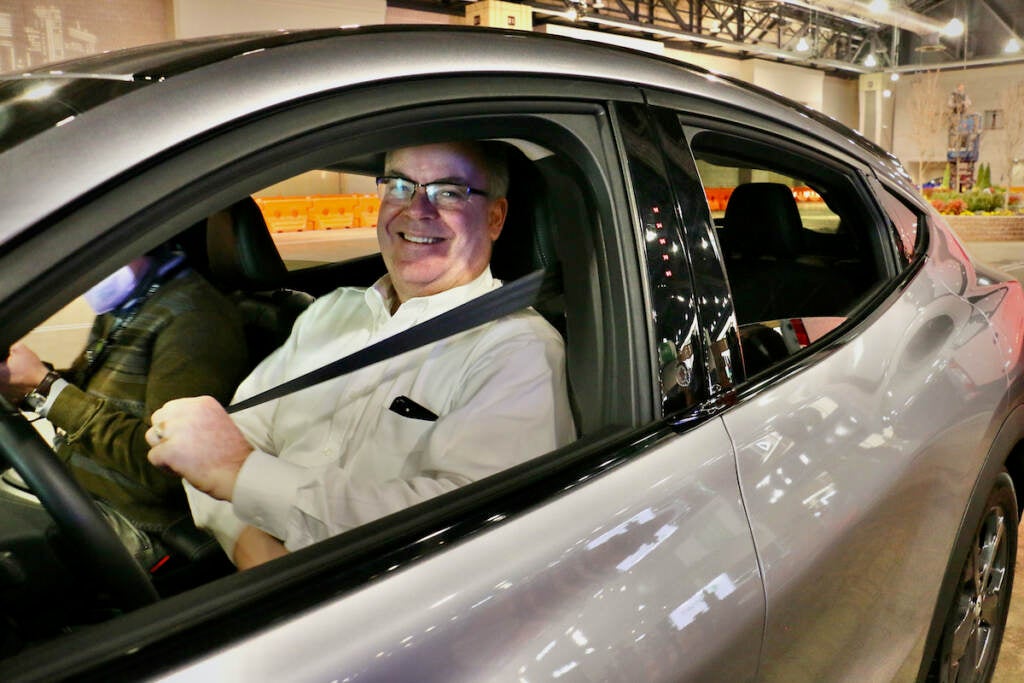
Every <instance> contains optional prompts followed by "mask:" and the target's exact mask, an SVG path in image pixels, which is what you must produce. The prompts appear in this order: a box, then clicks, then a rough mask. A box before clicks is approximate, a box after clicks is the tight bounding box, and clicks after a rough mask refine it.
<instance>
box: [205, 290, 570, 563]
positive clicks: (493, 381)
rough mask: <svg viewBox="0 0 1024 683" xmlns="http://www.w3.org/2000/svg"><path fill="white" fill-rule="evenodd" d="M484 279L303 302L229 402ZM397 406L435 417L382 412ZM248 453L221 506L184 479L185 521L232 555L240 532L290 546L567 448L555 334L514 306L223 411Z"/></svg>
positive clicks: (424, 314)
mask: <svg viewBox="0 0 1024 683" xmlns="http://www.w3.org/2000/svg"><path fill="white" fill-rule="evenodd" d="M500 286H501V283H500V282H499V281H498V280H495V279H494V278H493V277H492V276H491V273H490V271H489V270H487V271H484V273H482V274H481V275H480V276H479V277H478V278H477V279H475V280H474V281H473V282H470V283H469V284H466V285H463V286H461V287H456V288H453V289H450V290H448V291H446V292H442V293H440V294H436V295H433V296H429V297H421V298H414V299H410V300H409V301H406V302H405V303H403V304H402V305H401V306H399V307H398V309H397V310H396V311H395V313H394V315H392V314H391V313H390V309H391V297H392V296H394V294H393V290H392V288H391V285H390V279H389V278H388V277H387V276H385V277H384V278H381V280H379V281H378V282H377V283H376V284H375V285H374V286H373V287H371V288H369V289H365V290H364V289H356V288H341V289H338V290H336V291H334V292H332V293H331V294H329V295H327V296H324V297H321V298H320V299H318V300H317V301H316V302H314V303H313V304H312V305H311V306H310V307H309V308H308V309H307V310H306V311H305V312H304V313H303V314H302V315H301V316H299V318H298V320H297V321H296V322H295V326H294V328H293V329H292V333H291V336H290V337H289V338H288V340H287V341H286V342H285V343H284V345H283V346H282V347H281V348H279V349H277V350H276V351H274V352H273V353H272V354H271V355H270V356H268V357H267V358H266V359H265V360H264V361H263V362H262V363H260V365H259V366H258V367H257V368H256V369H255V370H254V371H253V372H252V374H250V375H249V377H248V378H247V379H246V380H245V381H244V382H242V384H241V385H240V386H239V388H238V391H237V392H236V394H235V402H237V401H240V400H242V399H245V398H246V397H249V396H253V395H255V394H257V393H259V392H261V391H264V390H266V389H269V388H271V387H274V386H277V385H278V384H280V383H282V382H284V381H287V380H289V379H292V378H294V377H297V376H299V375H301V374H304V373H306V372H309V371H311V370H314V369H316V368H318V367H320V366H322V365H325V364H326V363H328V362H330V361H333V360H336V359H338V358H342V357H344V356H347V355H349V354H351V353H353V352H355V351H358V350H359V349H362V348H364V347H366V346H368V345H370V344H372V343H374V342H377V341H379V340H381V339H383V338H385V337H389V336H392V335H394V334H396V333H398V332H400V331H402V330H405V329H407V328H409V327H412V326H413V325H416V324H417V323H419V322H421V321H423V320H426V319H428V318H432V317H434V316H436V315H438V314H440V313H443V312H444V311H447V310H450V309H452V308H455V307H456V306H458V305H460V304H462V303H464V302H466V301H468V300H470V299H473V298H475V297H477V296H480V295H482V294H484V293H486V292H488V291H490V290H492V289H494V288H497V287H500ZM398 397H405V398H404V399H403V400H406V399H409V400H411V401H413V402H414V403H415V404H418V405H419V406H422V407H423V408H425V409H427V411H430V412H432V413H434V414H436V415H437V416H438V417H437V419H436V420H434V421H430V420H425V419H416V418H413V417H406V416H403V415H400V414H398V413H396V412H394V411H393V410H391V409H389V407H390V406H391V405H392V402H393V401H394V400H395V399H396V398H398ZM233 418H234V420H235V422H236V424H237V425H238V426H239V428H240V429H241V430H242V432H243V434H245V436H246V438H247V439H248V440H249V442H250V443H251V444H252V445H253V446H254V448H255V450H254V451H253V453H252V454H251V455H250V456H249V457H248V458H247V459H246V461H245V463H244V465H243V466H242V469H241V471H240V472H239V475H238V480H237V482H236V484H235V489H234V494H233V502H231V503H228V502H223V501H218V500H215V499H213V498H211V497H209V496H207V495H205V494H203V493H201V492H199V491H198V490H196V489H195V488H193V487H192V486H191V485H189V484H188V483H187V482H186V485H185V488H186V492H187V494H188V499H189V504H190V506H191V508H192V514H193V517H194V519H195V521H196V524H197V525H199V526H201V527H205V528H208V529H209V530H211V531H212V532H213V533H214V534H215V535H216V536H217V539H218V541H220V543H221V545H222V546H223V547H224V549H225V550H226V551H227V553H228V555H229V557H230V556H231V555H232V553H233V549H234V544H235V541H236V540H237V538H238V534H239V533H241V530H242V529H243V528H244V526H245V525H246V524H250V525H252V526H255V527H257V528H260V529H263V530H264V531H266V532H267V533H269V534H271V535H272V536H275V537H276V538H279V539H281V540H282V541H284V544H285V547H287V548H288V549H289V550H295V549H298V548H302V547H304V546H307V545H309V544H311V543H314V542H316V541H319V540H323V539H325V538H328V537H329V536H332V535H334V534H338V533H341V532H343V531H346V530H348V529H351V528H353V527H356V526H359V525H360V524H365V523H366V522H369V521H371V520H374V519H377V518H378V517H382V516H384V515H387V514H389V513H391V512H395V511H398V510H401V509H403V508H406V507H408V506H410V505H414V504H416V503H419V502H421V501H423V500H426V499H428V498H430V497H432V496H436V495H438V494H440V493H444V492H446V491H451V490H452V489H455V488H457V487H459V486H461V485H463V484H466V483H469V482H471V481H475V480H477V479H481V478H483V477H486V476H488V475H490V474H494V473H496V472H499V471H501V470H503V469H505V468H508V467H510V466H512V465H515V464H518V463H521V462H523V461H525V460H528V459H530V458H533V457H535V456H538V455H541V454H542V453H545V452H547V451H550V450H553V449H555V448H557V447H559V446H562V445H564V444H566V443H569V442H570V441H572V439H574V438H575V428H574V426H573V419H572V413H571V411H570V409H569V401H568V395H567V390H566V378H565V351H564V348H563V343H562V338H561V337H560V336H559V334H558V332H557V331H555V329H554V328H552V327H551V326H550V325H549V324H548V323H547V322H546V321H545V320H544V319H543V318H542V317H541V316H540V315H538V314H537V313H536V312H534V311H532V310H524V311H520V312H519V313H515V314H513V315H510V316H507V317H505V318H502V319H500V320H497V321H494V322H491V323H488V324H486V325H483V326H481V327H478V328H475V329H472V330H468V331H466V332H463V333H461V334H458V335H455V336H453V337H449V338H448V339H443V340H441V341H439V342H436V343H434V344H430V345H427V346H426V347H423V348H420V349H416V350H414V351H410V352H408V353H405V354H402V355H400V356H397V357H395V358H391V359H388V360H386V361H382V362H380V363H377V364H375V365H371V366H369V367H366V368H364V369H362V370H359V371H357V372H355V373H352V374H350V375H346V376H343V377H339V378H336V379H333V380H330V381H328V382H325V383H322V384H319V385H316V386H314V387H310V388H308V389H303V390H301V391H299V392H296V393H293V394H289V395H287V396H284V397H282V398H280V399H277V400H275V401H270V402H268V403H264V404H262V405H259V406H256V407H253V408H250V409H247V410H243V411H241V412H239V413H236V414H234V415H233Z"/></svg>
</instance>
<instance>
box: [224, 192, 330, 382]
mask: <svg viewBox="0 0 1024 683" xmlns="http://www.w3.org/2000/svg"><path fill="white" fill-rule="evenodd" d="M206 258H207V262H208V268H209V277H210V279H211V280H212V281H213V283H214V284H215V285H217V286H218V287H220V288H221V289H223V290H224V291H226V292H228V293H229V294H230V296H231V297H232V299H233V300H234V301H235V302H236V303H237V305H238V307H239V309H240V311H241V313H242V320H243V322H244V324H245V337H246V342H247V345H248V352H249V362H250V364H251V366H252V367H255V365H256V364H257V363H259V361H261V360H263V358H265V357H266V356H267V354H269V353H270V352H271V351H273V350H274V349H276V348H277V347H279V346H280V345H281V344H282V343H284V341H285V339H287V338H288V335H289V334H290V333H291V329H292V324H293V323H294V322H295V318H297V317H298V315H299V314H300V313H302V311H304V310H305V309H306V307H307V306H309V304H311V303H312V302H313V297H312V296H310V295H309V294H306V293H305V292H299V291H295V290H292V289H288V288H286V287H285V286H284V283H285V280H286V279H287V275H288V270H287V268H286V267H285V265H284V262H283V261H282V260H281V255H280V254H279V253H278V251H277V246H276V245H275V244H274V240H273V239H272V238H271V236H270V230H269V229H268V228H267V223H266V221H265V220H264V218H263V213H262V212H261V211H260V208H259V206H257V204H256V202H255V200H253V199H252V198H251V197H245V198H244V199H242V200H240V201H238V202H235V203H234V204H232V205H231V206H229V207H228V208H226V209H224V210H222V211H218V212H217V213H215V214H213V215H211V216H210V217H209V218H207V220H206Z"/></svg>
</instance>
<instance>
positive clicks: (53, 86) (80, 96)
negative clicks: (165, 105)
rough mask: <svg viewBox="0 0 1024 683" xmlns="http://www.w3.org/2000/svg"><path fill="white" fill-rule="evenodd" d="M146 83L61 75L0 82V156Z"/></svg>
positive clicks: (12, 78)
mask: <svg viewBox="0 0 1024 683" xmlns="http://www.w3.org/2000/svg"><path fill="white" fill-rule="evenodd" d="M147 82H148V81H132V80H128V79H114V78H80V77H77V78H76V77H70V76H63V75H62V76H56V75H55V76H28V77H7V78H0V152H3V151H5V150H7V149H10V148H11V147H14V146H15V145H18V144H21V143H22V142H24V141H25V140H28V139H29V138H31V137H32V136H34V135H37V134H39V133H40V132H42V131H44V130H47V129H49V128H52V127H54V126H60V125H63V124H65V123H67V122H68V121H70V120H71V119H73V118H74V117H75V116H78V115H79V114H81V113H82V112H84V111H86V110H88V109H92V108H93V107H95V106H97V105H100V104H103V103H104V102H107V101H109V100H112V99H114V98H116V97H119V96H120V95H123V94H125V93H126V92H129V91H130V90H132V89H134V88H137V87H140V86H142V85H145V84H146V83H147Z"/></svg>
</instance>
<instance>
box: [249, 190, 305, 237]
mask: <svg viewBox="0 0 1024 683" xmlns="http://www.w3.org/2000/svg"><path fill="white" fill-rule="evenodd" d="M255 200H256V205H257V206H259V207H260V211H261V212H262V213H263V219H264V220H265V221H266V222H267V227H268V228H270V231H271V232H296V231H299V230H306V229H307V228H309V227H310V225H309V207H310V206H311V204H312V202H311V201H310V198H309V197H255Z"/></svg>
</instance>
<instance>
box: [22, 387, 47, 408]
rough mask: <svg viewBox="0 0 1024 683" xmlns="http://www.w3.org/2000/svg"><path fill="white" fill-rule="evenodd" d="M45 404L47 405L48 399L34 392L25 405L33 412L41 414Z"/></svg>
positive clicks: (27, 397) (26, 399)
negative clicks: (40, 411)
mask: <svg viewBox="0 0 1024 683" xmlns="http://www.w3.org/2000/svg"><path fill="white" fill-rule="evenodd" d="M44 403H46V397H45V396H43V395H42V394H40V393H39V392H37V391H32V393H30V394H29V395H28V396H26V397H25V405H27V406H28V407H29V408H30V409H31V410H32V411H33V412H39V409H40V408H42V407H43V404H44Z"/></svg>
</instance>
